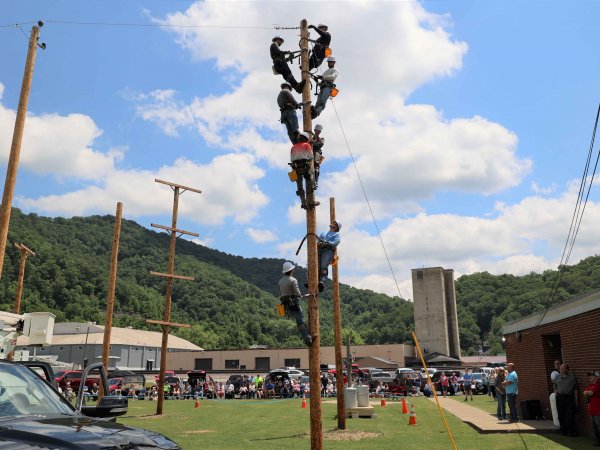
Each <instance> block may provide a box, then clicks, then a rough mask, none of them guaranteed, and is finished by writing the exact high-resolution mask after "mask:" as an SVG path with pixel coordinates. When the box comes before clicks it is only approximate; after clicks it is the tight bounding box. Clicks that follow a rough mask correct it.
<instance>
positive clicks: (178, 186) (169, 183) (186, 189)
mask: <svg viewBox="0 0 600 450" xmlns="http://www.w3.org/2000/svg"><path fill="white" fill-rule="evenodd" d="M154 181H156V182H157V183H161V184H166V185H167V186H171V187H174V188H179V189H183V190H184V191H190V192H196V193H197V194H202V191H201V190H199V189H195V188H191V187H188V186H184V185H182V184H177V183H171V182H170V181H165V180H160V179H158V178H155V179H154Z"/></svg>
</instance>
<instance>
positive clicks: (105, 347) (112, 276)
mask: <svg viewBox="0 0 600 450" xmlns="http://www.w3.org/2000/svg"><path fill="white" fill-rule="evenodd" d="M122 216H123V203H121V202H118V203H117V212H116V213H115V229H114V231H113V245H112V253H111V254H110V273H109V275H108V299H107V300H106V322H104V340H103V341H102V364H104V369H105V370H106V373H108V357H109V355H110V333H111V331H112V321H113V311H114V309H115V288H116V287H117V264H118V263H117V262H118V258H119V241H120V239H121V218H122ZM98 394H99V395H98V399H100V398H102V396H103V395H104V386H103V385H102V377H100V389H98Z"/></svg>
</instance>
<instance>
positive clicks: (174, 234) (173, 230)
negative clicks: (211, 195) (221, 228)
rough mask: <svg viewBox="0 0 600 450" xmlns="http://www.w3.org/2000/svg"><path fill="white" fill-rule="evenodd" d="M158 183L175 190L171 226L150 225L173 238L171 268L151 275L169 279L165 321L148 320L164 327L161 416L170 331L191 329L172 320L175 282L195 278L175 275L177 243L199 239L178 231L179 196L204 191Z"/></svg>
mask: <svg viewBox="0 0 600 450" xmlns="http://www.w3.org/2000/svg"><path fill="white" fill-rule="evenodd" d="M154 181H156V182H157V183H162V184H166V185H167V186H171V189H173V216H172V220H171V226H170V227H166V226H164V225H157V224H154V223H152V224H150V225H152V226H153V227H155V228H160V229H162V230H166V231H167V233H169V235H170V236H171V240H170V244H169V267H168V269H167V270H168V271H167V273H160V272H150V274H151V275H156V276H158V277H164V278H166V279H167V291H166V294H165V299H166V302H165V313H164V316H163V320H162V321H160V320H146V322H148V323H154V324H158V325H161V326H162V347H161V354H160V381H159V382H158V403H157V405H156V414H157V415H160V414H162V413H163V402H164V400H165V389H164V386H165V370H166V369H167V348H168V343H169V331H170V330H171V328H173V327H185V328H189V327H190V325H185V324H181V323H172V322H170V320H171V291H172V289H173V280H175V279H178V280H189V281H193V280H194V278H193V277H184V276H182V275H175V274H174V273H173V271H174V270H175V243H176V241H177V234H178V233H179V234H187V235H189V236H195V237H198V236H199V234H198V233H192V232H191V231H185V230H179V229H177V211H178V209H179V196H180V195H181V194H183V193H184V192H185V191H191V192H196V193H198V194H201V193H202V191H199V190H198V189H194V188H191V187H187V186H182V185H180V184H176V183H171V182H169V181H163V180H159V179H155V180H154Z"/></svg>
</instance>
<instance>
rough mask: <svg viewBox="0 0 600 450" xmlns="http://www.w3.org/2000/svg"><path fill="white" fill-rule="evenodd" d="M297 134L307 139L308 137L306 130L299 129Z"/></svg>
mask: <svg viewBox="0 0 600 450" xmlns="http://www.w3.org/2000/svg"><path fill="white" fill-rule="evenodd" d="M298 136H304V137H305V138H306V139H307V140H308V139H310V135H309V134H308V133H307V132H306V131H301V132H300V133H298Z"/></svg>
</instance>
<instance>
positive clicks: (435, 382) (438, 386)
mask: <svg viewBox="0 0 600 450" xmlns="http://www.w3.org/2000/svg"><path fill="white" fill-rule="evenodd" d="M443 373H445V374H446V376H447V377H448V394H450V395H454V394H456V392H457V391H456V390H455V388H454V386H453V385H452V383H451V382H450V378H452V375H453V374H454V375H456V377H457V378H459V379H460V378H461V377H462V373H461V372H460V370H438V371H437V372H435V373H434V374H433V375H431V382H432V383H433V385H434V386H435V390H436V392H439V393H440V394H441V393H442V385H441V384H440V378H441V377H442V374H443ZM460 386H461V383H458V388H459V390H460Z"/></svg>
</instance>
